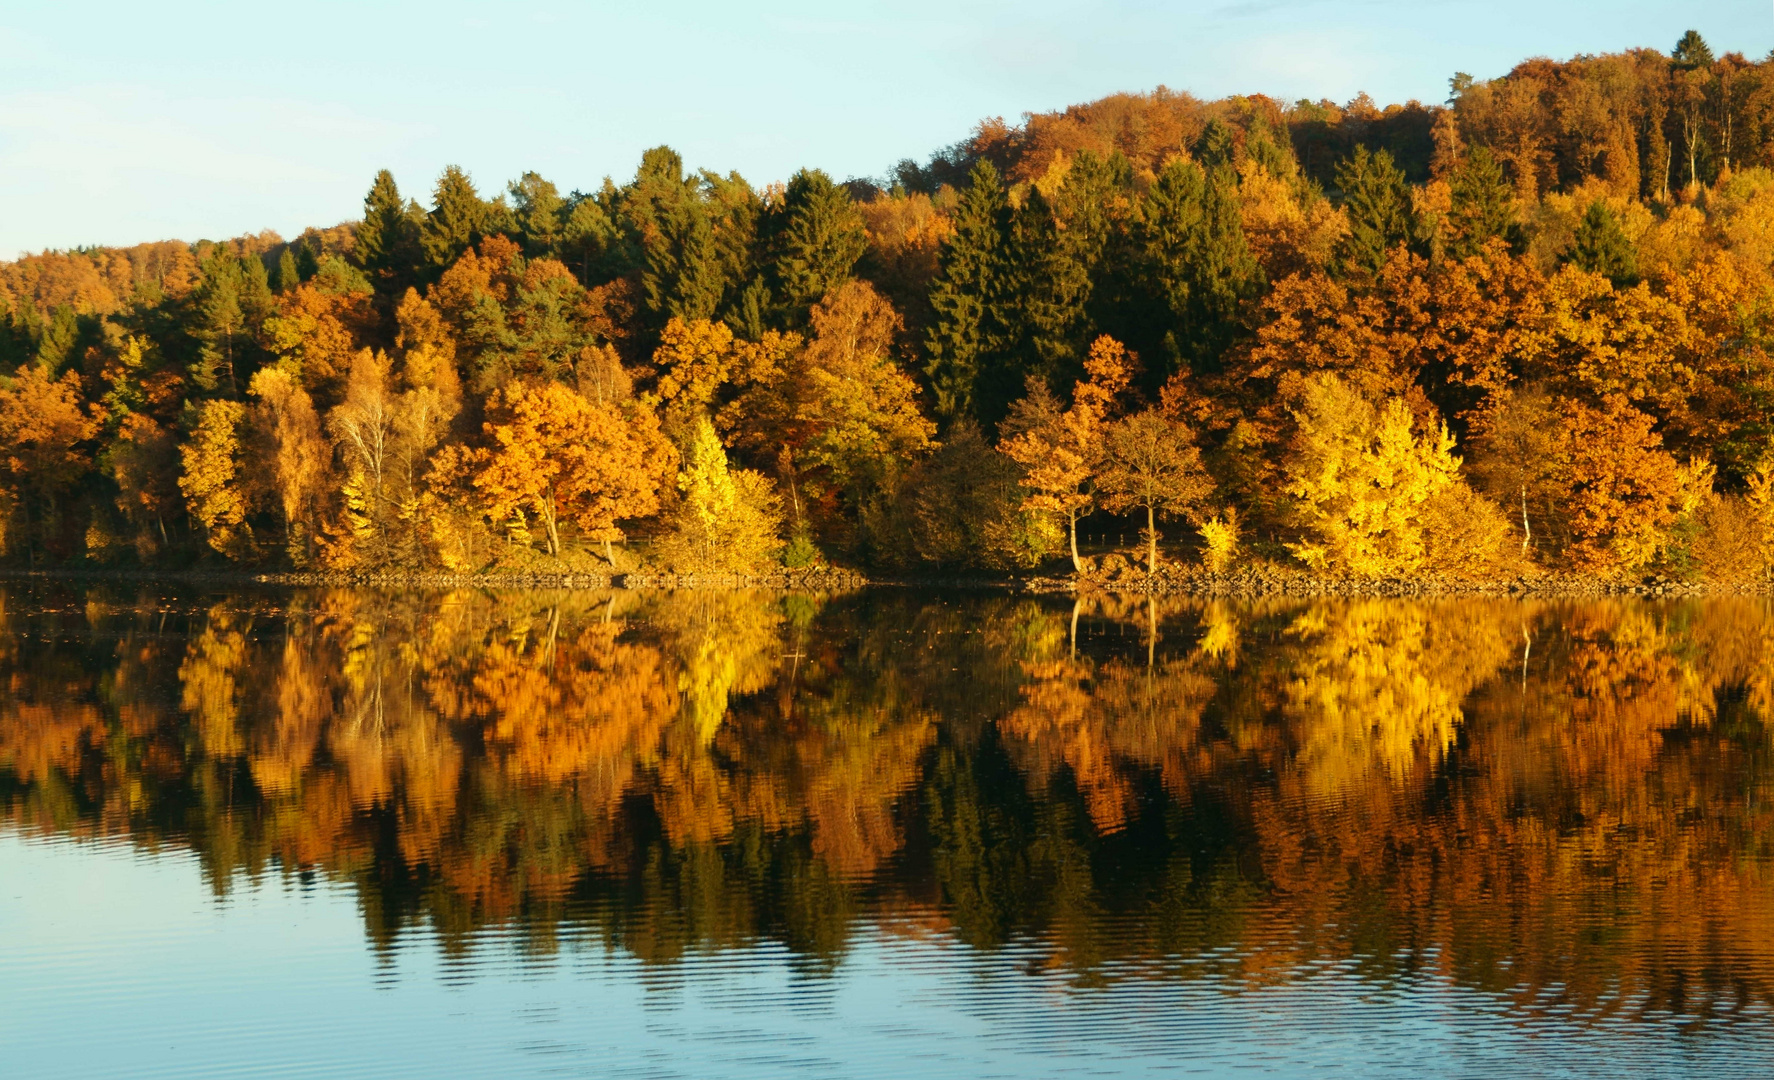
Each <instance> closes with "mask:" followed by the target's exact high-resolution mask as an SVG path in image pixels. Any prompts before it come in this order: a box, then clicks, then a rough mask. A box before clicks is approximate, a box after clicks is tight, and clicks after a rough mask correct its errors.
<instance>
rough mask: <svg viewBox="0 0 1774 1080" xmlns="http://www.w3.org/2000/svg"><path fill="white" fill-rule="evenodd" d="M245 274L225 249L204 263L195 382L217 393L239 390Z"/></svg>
mask: <svg viewBox="0 0 1774 1080" xmlns="http://www.w3.org/2000/svg"><path fill="white" fill-rule="evenodd" d="M243 277H244V275H242V274H241V273H240V268H239V262H238V260H236V259H235V258H234V257H233V255H232V254H231V253H230V252H229V251H228V250H227V249H225V248H217V249H215V251H214V252H213V253H212V254H211V255H210V257H209V258H208V259H207V260H206V261H205V262H204V264H203V280H202V283H201V284H199V285H198V288H197V296H196V312H195V315H196V318H195V320H194V325H193V334H194V335H195V336H196V338H197V340H198V342H199V347H198V353H197V355H198V359H197V363H196V364H194V365H193V366H192V368H191V381H192V382H193V383H195V384H196V385H197V387H198V389H200V390H205V391H211V392H213V391H216V390H218V389H221V388H223V387H226V388H227V392H228V393H229V394H236V393H238V392H239V380H238V379H237V378H236V377H235V354H236V352H237V351H238V350H239V348H240V347H241V346H242V345H244V338H245V335H246V312H245V310H244V308H243V307H242V305H241V292H242V285H243V284H244V281H243Z"/></svg>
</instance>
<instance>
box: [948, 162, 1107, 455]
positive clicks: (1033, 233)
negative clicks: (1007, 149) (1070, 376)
mask: <svg viewBox="0 0 1774 1080" xmlns="http://www.w3.org/2000/svg"><path fill="white" fill-rule="evenodd" d="M1009 218H1010V229H1009V236H1008V238H1007V243H1006V245H1005V247H1004V252H1005V257H1004V258H1003V259H1002V260H1000V267H999V272H998V280H997V286H996V288H995V290H994V294H995V296H996V303H995V304H994V305H993V307H994V308H995V311H994V312H993V313H992V314H993V315H994V316H995V320H996V322H997V323H998V324H999V326H1000V327H1001V328H1002V333H1003V340H1002V342H1001V346H1002V347H1001V348H999V349H995V350H991V351H988V352H985V353H982V354H981V355H980V357H979V360H978V363H977V369H978V376H977V378H976V379H975V382H974V414H975V415H976V416H977V417H978V418H979V420H980V422H981V423H982V424H984V425H986V426H987V427H990V426H992V425H994V424H996V423H997V421H998V420H1000V419H1002V418H1003V416H1004V414H1005V413H1006V412H1007V411H1008V410H1009V408H1010V403H1011V402H1012V401H1014V400H1015V399H1017V398H1019V397H1021V396H1022V395H1023V392H1024V387H1025V385H1026V383H1027V381H1028V377H1029V376H1031V375H1032V376H1034V377H1036V378H1039V379H1040V380H1042V381H1043V382H1045V383H1047V384H1048V385H1050V386H1052V385H1056V384H1057V385H1069V382H1066V381H1062V379H1063V375H1062V373H1065V372H1069V371H1070V370H1071V369H1072V368H1076V367H1079V365H1081V364H1082V359H1083V358H1082V349H1083V347H1084V346H1085V345H1086V344H1087V343H1088V339H1087V338H1086V337H1085V334H1086V332H1087V329H1088V319H1087V317H1086V315H1085V308H1084V305H1085V303H1086V301H1088V299H1089V298H1090V284H1091V282H1090V266H1089V264H1088V263H1087V261H1086V259H1085V258H1084V256H1085V255H1086V252H1084V251H1080V250H1079V246H1077V245H1074V244H1071V243H1069V242H1068V241H1069V240H1070V239H1071V236H1070V234H1069V232H1068V231H1067V230H1066V229H1065V228H1064V226H1063V225H1062V223H1061V222H1060V221H1059V219H1058V216H1057V215H1056V213H1055V211H1054V208H1053V204H1052V203H1050V202H1049V201H1048V200H1047V197H1046V196H1044V195H1042V194H1041V191H1040V189H1039V188H1035V187H1031V188H1029V190H1028V193H1027V194H1026V195H1024V196H1023V202H1022V205H1021V206H1020V207H1017V208H1016V209H1015V210H1014V211H1012V212H1011V213H1010V215H1009Z"/></svg>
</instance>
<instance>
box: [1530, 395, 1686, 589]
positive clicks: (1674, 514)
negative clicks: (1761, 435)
mask: <svg viewBox="0 0 1774 1080" xmlns="http://www.w3.org/2000/svg"><path fill="white" fill-rule="evenodd" d="M1564 411H1565V416H1564V424H1563V425H1562V429H1561V432H1560V435H1561V442H1562V444H1563V445H1562V446H1561V448H1560V450H1561V452H1560V455H1559V459H1558V463H1559V467H1560V469H1559V471H1560V478H1561V480H1562V481H1563V483H1564V484H1565V485H1566V488H1567V492H1568V494H1566V496H1565V498H1566V499H1567V500H1568V502H1569V507H1570V509H1569V514H1570V533H1571V546H1570V549H1569V553H1568V557H1569V559H1570V561H1571V564H1572V565H1573V566H1574V567H1576V568H1577V569H1579V570H1583V571H1586V572H1589V573H1593V574H1598V575H1602V576H1615V575H1619V574H1624V573H1628V572H1631V571H1634V570H1638V569H1640V568H1642V567H1645V566H1647V565H1649V564H1651V563H1652V562H1654V561H1655V560H1656V559H1657V558H1658V557H1660V556H1661V555H1663V554H1664V553H1665V552H1666V551H1667V550H1668V549H1669V547H1670V543H1671V540H1672V537H1671V534H1670V530H1671V528H1672V526H1674V525H1675V524H1676V522H1677V521H1678V520H1680V519H1681V518H1682V517H1683V516H1684V515H1686V514H1690V513H1692V512H1693V511H1694V510H1695V509H1696V508H1697V507H1698V506H1699V505H1700V503H1701V501H1702V500H1703V499H1704V498H1705V496H1706V495H1707V494H1709V493H1710V491H1711V486H1712V485H1711V479H1712V474H1711V470H1710V467H1709V466H1706V465H1704V464H1700V465H1694V464H1690V465H1687V466H1684V465H1681V464H1680V463H1678V462H1677V461H1676V459H1675V457H1674V455H1672V454H1670V453H1669V451H1667V450H1665V449H1664V448H1663V440H1662V439H1661V438H1659V437H1658V436H1657V434H1656V432H1655V431H1653V430H1652V427H1653V422H1652V419H1651V418H1650V417H1649V416H1646V415H1645V414H1644V413H1642V412H1640V411H1639V410H1637V409H1634V408H1632V406H1631V405H1629V404H1628V403H1627V402H1626V401H1625V400H1624V399H1623V398H1621V397H1618V396H1612V397H1609V398H1608V399H1607V400H1606V401H1605V402H1604V403H1603V405H1602V407H1601V408H1593V407H1591V406H1589V405H1586V404H1584V403H1582V402H1578V401H1567V402H1566V403H1565V410H1564Z"/></svg>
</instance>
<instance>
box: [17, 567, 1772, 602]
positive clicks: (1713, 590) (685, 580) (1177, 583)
mask: <svg viewBox="0 0 1774 1080" xmlns="http://www.w3.org/2000/svg"><path fill="white" fill-rule="evenodd" d="M31 580H39V581H94V582H107V581H108V582H142V583H152V582H175V583H179V584H186V585H199V586H218V587H244V586H264V585H269V586H273V587H282V588H368V589H426V590H431V589H546V590H580V589H587V590H590V589H617V590H624V591H644V590H651V589H687V590H705V591H717V592H732V591H740V590H747V589H764V590H771V591H776V592H805V593H822V592H848V591H855V590H859V589H865V588H897V589H968V590H984V591H991V592H1008V593H1026V594H1033V595H1047V596H1051V595H1065V594H1071V595H1077V596H1081V597H1082V596H1089V595H1093V594H1104V595H1131V596H1202V597H1218V598H1238V597H1259V596H1260V597H1269V596H1299V597H1315V596H1319V597H1322V596H1334V597H1349V598H1387V597H1392V598H1399V599H1406V598H1427V597H1458V596H1474V597H1489V598H1499V597H1513V598H1522V599H1526V598H1530V597H1565V596H1643V597H1651V598H1684V597H1705V596H1765V595H1770V594H1774V582H1769V581H1747V582H1695V581H1677V580H1674V579H1672V578H1669V577H1668V576H1666V575H1659V574H1650V575H1644V576H1641V577H1637V578H1623V579H1611V580H1610V579H1601V578H1590V577H1584V576H1582V575H1577V574H1567V573H1558V572H1553V571H1548V572H1545V573H1540V574H1521V575H1517V576H1514V577H1506V578H1499V579H1496V580H1489V581H1484V580H1479V581H1473V580H1457V579H1440V578H1350V577H1334V576H1326V575H1321V574H1313V573H1310V572H1308V571H1304V570H1301V571H1295V570H1291V569H1289V568H1286V567H1278V566H1260V567H1245V568H1242V569H1239V570H1234V571H1227V572H1218V573H1216V572H1214V571H1209V570H1206V569H1203V568H1200V567H1175V568H1163V569H1160V571H1159V573H1158V575H1157V576H1156V578H1153V577H1148V576H1147V575H1146V574H1145V573H1144V572H1143V571H1137V572H1133V573H1121V574H1116V575H1112V576H1110V575H1102V574H1092V573H1085V574H1082V575H1067V576H1044V575H1030V576H1018V577H983V576H977V575H976V576H964V575H954V576H950V575H931V576H929V577H916V576H904V577H902V576H888V577H869V576H868V575H866V574H862V573H860V572H857V571H850V570H837V569H830V568H828V569H824V570H818V571H784V572H782V573H777V574H760V575H731V574H667V573H659V574H654V573H647V572H644V571H633V572H623V573H616V574H597V573H584V572H577V573H575V572H562V573H536V572H528V571H526V572H519V571H509V572H478V573H471V574H457V573H449V572H445V571H435V572H427V571H421V572H408V571H386V572H362V571H325V570H321V571H296V570H236V569H204V568H195V569H184V570H155V569H145V568H135V569H99V568H81V567H53V568H46V569H24V568H18V567H4V568H0V581H31Z"/></svg>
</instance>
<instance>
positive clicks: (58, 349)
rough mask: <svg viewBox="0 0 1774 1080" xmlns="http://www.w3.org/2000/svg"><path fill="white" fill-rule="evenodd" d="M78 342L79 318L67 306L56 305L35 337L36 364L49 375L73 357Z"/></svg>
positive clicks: (55, 372) (56, 372) (59, 369)
mask: <svg viewBox="0 0 1774 1080" xmlns="http://www.w3.org/2000/svg"><path fill="white" fill-rule="evenodd" d="M79 342H80V317H79V316H78V315H77V314H75V312H74V309H73V308H72V307H69V306H68V305H67V304H58V305H57V306H56V309H55V310H54V311H53V312H51V313H50V316H49V321H48V322H47V323H45V324H44V325H43V328H42V330H41V332H40V333H39V335H38V337H37V364H38V366H40V367H42V368H43V370H45V371H47V372H49V373H50V374H51V375H56V374H60V372H61V370H62V366H63V365H64V364H66V363H67V362H68V361H69V359H71V358H72V357H73V356H74V353H75V351H76V350H75V346H76V345H78V344H79Z"/></svg>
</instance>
